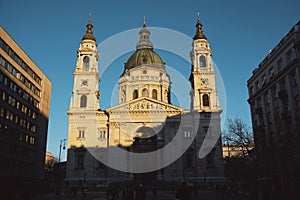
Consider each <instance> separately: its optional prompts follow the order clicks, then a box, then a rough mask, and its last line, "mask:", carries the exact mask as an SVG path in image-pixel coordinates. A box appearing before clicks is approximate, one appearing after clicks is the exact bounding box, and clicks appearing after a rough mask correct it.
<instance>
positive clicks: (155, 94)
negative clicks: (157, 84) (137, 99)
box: [152, 89, 157, 99]
mask: <svg viewBox="0 0 300 200" xmlns="http://www.w3.org/2000/svg"><path fill="white" fill-rule="evenodd" d="M152 98H153V99H157V90H156V89H153V90H152Z"/></svg>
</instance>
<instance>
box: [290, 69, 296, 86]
mask: <svg viewBox="0 0 300 200" xmlns="http://www.w3.org/2000/svg"><path fill="white" fill-rule="evenodd" d="M290 81H291V85H292V87H296V86H297V81H296V71H294V73H291V74H290Z"/></svg>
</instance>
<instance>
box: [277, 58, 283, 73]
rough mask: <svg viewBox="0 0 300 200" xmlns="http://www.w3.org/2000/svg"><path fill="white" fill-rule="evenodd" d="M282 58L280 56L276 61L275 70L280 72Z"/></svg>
mask: <svg viewBox="0 0 300 200" xmlns="http://www.w3.org/2000/svg"><path fill="white" fill-rule="evenodd" d="M282 67H283V66H282V59H281V58H280V59H279V60H278V61H277V71H278V72H280V71H281V69H282Z"/></svg>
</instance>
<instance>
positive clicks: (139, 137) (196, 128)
mask: <svg viewBox="0 0 300 200" xmlns="http://www.w3.org/2000/svg"><path fill="white" fill-rule="evenodd" d="M92 28H93V25H92V21H91V19H90V20H89V22H88V24H87V30H86V33H85V35H84V36H83V38H82V40H81V43H80V46H79V49H78V51H77V53H78V55H77V63H76V68H75V71H74V73H73V76H74V87H73V92H72V99H71V102H70V108H69V110H68V111H67V114H68V116H69V129H68V158H67V172H66V181H68V184H70V185H74V184H75V185H77V184H79V183H83V182H84V183H85V184H87V185H88V186H89V187H90V188H92V187H96V186H99V185H103V184H107V183H110V182H122V181H162V182H179V181H182V180H188V181H193V182H195V181H196V182H203V181H222V180H223V178H224V169H223V159H222V145H221V138H220V134H221V127H220V114H221V112H222V110H221V109H220V106H219V102H218V97H217V92H216V86H215V75H216V73H215V70H214V66H213V62H212V58H211V53H212V51H211V49H210V47H209V43H208V40H207V37H206V36H205V35H204V33H203V31H202V24H201V22H200V18H199V17H198V21H197V24H196V34H195V36H194V37H193V44H192V49H191V52H190V57H191V63H192V66H191V74H190V78H189V80H190V83H191V91H190V92H189V93H190V96H191V107H190V109H184V108H181V107H178V106H176V105H172V104H171V102H170V95H171V77H170V76H169V75H168V73H167V71H166V68H165V63H164V62H163V59H162V58H161V57H160V56H159V55H158V54H157V53H156V52H155V51H154V47H153V44H152V42H151V40H150V31H149V30H148V29H147V26H146V22H145V21H144V25H143V27H142V28H141V30H140V32H139V41H138V43H137V45H136V51H135V52H134V53H133V54H132V55H131V56H130V57H129V59H128V60H127V62H126V63H125V65H124V71H123V73H122V74H121V76H120V78H119V82H118V86H119V87H118V88H119V104H118V105H115V106H113V107H111V108H107V109H105V110H103V109H102V108H101V107H100V105H99V98H100V91H99V88H98V85H99V83H100V77H99V74H98V59H99V53H98V51H97V43H96V38H95V36H94V34H93V31H92ZM99 67H101V66H99ZM174 81H175V80H174ZM101 84H105V83H101ZM206 140H208V141H215V142H207V141H206ZM182 143H184V144H189V146H188V147H187V148H186V149H185V150H184V152H182V155H180V156H178V159H175V160H174V162H173V161H169V160H170V158H169V156H170V154H168V155H165V154H163V153H162V154H160V155H159V156H158V157H157V158H156V159H154V161H153V159H152V160H151V158H150V157H147V156H143V157H141V158H140V159H138V160H136V158H132V157H130V156H128V155H127V154H126V155H127V156H128V157H127V158H126V159H122V158H121V157H118V156H121V155H119V154H118V153H115V154H110V152H111V151H113V150H116V149H117V150H118V149H120V150H121V151H123V152H131V153H136V154H134V155H138V154H142V153H147V152H148V153H151V152H155V151H157V150H161V149H163V148H164V147H165V146H167V145H168V146H171V145H170V144H172V145H173V147H171V148H173V149H171V150H170V152H171V154H172V152H174V155H175V154H176V152H177V151H178V149H180V148H181V146H180V145H182ZM203 149H204V152H205V149H207V150H206V151H207V153H204V154H203V155H202V156H201V155H200V154H201V153H199V152H200V150H202V151H203ZM98 150H99V151H98ZM121 154H122V153H121ZM130 155H131V154H130ZM104 160H105V161H104ZM167 160H168V162H169V164H165V163H166V162H167ZM124 162H125V164H124ZM153 162H154V164H153ZM137 163H138V165H136V164H137ZM147 163H148V164H147ZM150 164H151V165H155V166H161V165H162V164H164V166H163V167H157V168H156V169H155V170H151V169H147V167H148V166H149V165H150ZM107 165H108V166H107ZM143 165H144V166H143ZM118 166H120V168H118ZM124 166H125V167H124ZM135 166H138V167H135ZM141 169H145V171H142V170H141ZM135 172H137V173H135Z"/></svg>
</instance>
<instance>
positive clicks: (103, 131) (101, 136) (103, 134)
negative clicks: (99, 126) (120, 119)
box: [99, 130, 106, 139]
mask: <svg viewBox="0 0 300 200" xmlns="http://www.w3.org/2000/svg"><path fill="white" fill-rule="evenodd" d="M99 138H100V139H105V138H106V131H105V130H100V132H99Z"/></svg>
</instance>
